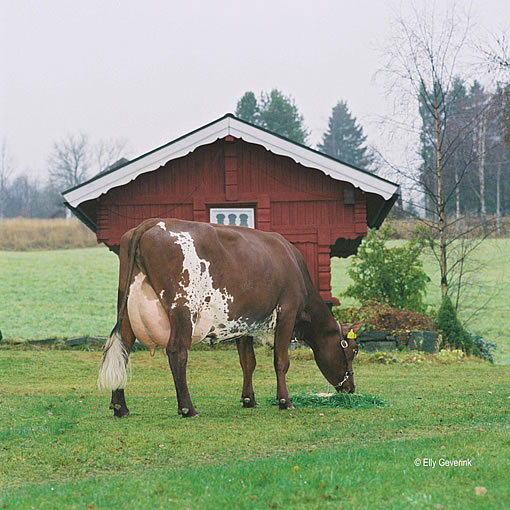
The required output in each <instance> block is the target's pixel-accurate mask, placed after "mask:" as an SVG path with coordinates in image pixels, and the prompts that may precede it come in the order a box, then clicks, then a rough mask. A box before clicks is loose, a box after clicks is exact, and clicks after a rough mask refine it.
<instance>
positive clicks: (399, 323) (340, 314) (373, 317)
mask: <svg viewBox="0 0 510 510" xmlns="http://www.w3.org/2000/svg"><path fill="white" fill-rule="evenodd" d="M333 315H334V316H335V318H336V320H337V321H338V322H340V323H342V324H353V323H355V322H358V321H363V322H364V327H365V329H379V330H383V331H391V332H393V333H404V332H409V331H436V330H437V326H436V324H435V323H434V321H433V320H432V319H431V318H430V317H428V316H427V315H424V314H422V313H419V312H413V311H412V310H397V309H395V308H392V307H391V306H389V305H387V304H382V303H378V302H377V301H374V300H371V301H368V302H366V303H363V304H362V305H361V306H359V307H354V306H353V307H349V308H341V307H335V308H333Z"/></svg>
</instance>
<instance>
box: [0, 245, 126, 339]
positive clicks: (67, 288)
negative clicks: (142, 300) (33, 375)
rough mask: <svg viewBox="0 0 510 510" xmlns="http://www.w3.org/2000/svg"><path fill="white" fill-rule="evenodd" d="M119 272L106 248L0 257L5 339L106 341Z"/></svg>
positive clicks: (0, 318) (0, 310) (0, 309)
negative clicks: (85, 337)
mask: <svg viewBox="0 0 510 510" xmlns="http://www.w3.org/2000/svg"><path fill="white" fill-rule="evenodd" d="M118 266H119V259H118V257H117V256H116V255H115V254H114V253H112V252H110V251H108V250H107V249H106V248H85V249H78V250H56V251H38V252H0V294H1V296H2V306H1V307H0V330H2V333H3V336H4V337H5V338H21V339H41V338H49V337H55V336H56V337H64V338H69V337H73V336H82V335H90V336H106V335H108V334H109V333H110V331H111V330H112V328H113V326H114V325H115V320H116V317H115V313H116V308H117V303H116V299H117V279H118V271H119V267H118ZM3 303H6V304H7V306H4V305H3Z"/></svg>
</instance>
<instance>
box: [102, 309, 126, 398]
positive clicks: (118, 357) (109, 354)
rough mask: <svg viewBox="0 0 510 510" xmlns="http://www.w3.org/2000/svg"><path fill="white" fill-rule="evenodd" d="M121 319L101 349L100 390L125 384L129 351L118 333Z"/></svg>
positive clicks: (117, 388)
mask: <svg viewBox="0 0 510 510" xmlns="http://www.w3.org/2000/svg"><path fill="white" fill-rule="evenodd" d="M120 326H121V320H120V319H119V320H118V321H117V324H116V325H115V327H114V328H113V331H112V332H111V334H110V337H109V338H108V340H107V341H106V343H105V345H104V350H103V360H102V362H101V368H100V369H99V377H98V379H97V387H98V388H99V389H100V390H112V391H113V390H119V389H121V388H125V386H126V384H127V379H128V377H127V369H126V365H127V361H128V357H129V352H128V350H127V348H126V344H125V343H124V342H123V341H122V337H121V335H120Z"/></svg>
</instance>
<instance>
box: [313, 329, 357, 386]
mask: <svg viewBox="0 0 510 510" xmlns="http://www.w3.org/2000/svg"><path fill="white" fill-rule="evenodd" d="M362 326H363V323H362V322H358V323H356V324H353V325H352V326H347V325H346V324H338V325H337V327H336V328H334V329H332V330H331V331H328V332H327V334H326V338H323V339H322V340H323V341H322V342H321V346H320V348H319V349H317V350H314V355H315V361H316V362H317V365H318V366H319V368H320V370H321V372H322V373H323V375H324V377H325V378H326V379H327V380H328V382H329V383H330V384H332V385H333V386H334V388H335V389H336V391H341V392H342V393H354V390H355V389H356V387H355V385H354V370H353V368H352V362H353V360H354V357H355V356H356V354H358V344H357V343H356V334H357V332H358V331H359V330H360V329H361V327H362Z"/></svg>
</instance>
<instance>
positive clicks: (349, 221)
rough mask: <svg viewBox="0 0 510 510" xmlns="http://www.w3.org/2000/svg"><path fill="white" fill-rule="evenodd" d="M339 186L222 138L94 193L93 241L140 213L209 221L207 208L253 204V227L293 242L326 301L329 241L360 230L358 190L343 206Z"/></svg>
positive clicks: (109, 238) (115, 240)
mask: <svg viewBox="0 0 510 510" xmlns="http://www.w3.org/2000/svg"><path fill="white" fill-rule="evenodd" d="M346 186H351V185H350V184H349V183H346V182H342V181H337V180H334V179H332V178H331V177H328V176H326V175H325V174H323V173H322V172H321V171H319V170H316V169H312V168H307V167H304V166H302V165H300V164H297V163H295V162H294V161H293V160H292V159H290V158H287V157H284V156H277V155H275V154H273V153H271V152H269V151H267V150H266V149H265V148H264V147H262V146H259V145H255V144H250V143H246V142H244V141H242V140H240V139H233V138H232V137H227V138H226V139H224V140H218V141H216V142H214V143H212V144H209V145H205V146H201V147H199V148H197V149H196V150H195V151H194V152H192V153H190V154H188V155H187V156H185V157H182V158H179V159H176V160H172V161H169V162H168V163H167V164H166V165H164V166H163V167H160V168H159V169H157V170H155V171H152V172H148V173H145V174H142V175H140V176H139V177H138V178H137V179H135V180H134V181H132V182H130V183H129V184H126V185H124V186H121V187H118V188H113V189H111V190H110V191H108V192H107V193H106V194H104V195H102V196H101V197H100V198H99V199H98V201H99V204H97V205H98V207H97V218H96V221H97V239H98V242H104V243H106V244H107V245H108V246H111V247H115V246H116V245H118V244H119V241H120V237H121V236H122V234H123V233H124V232H126V231H127V230H129V229H130V228H132V227H134V226H136V225H138V224H139V223H140V222H141V221H143V220H144V219H147V218H151V217H162V218H165V217H175V218H181V219H185V220H195V221H209V208H210V207H218V206H220V207H222V206H223V207H235V206H237V205H238V206H245V207H254V208H255V224H256V228H258V229H260V230H266V231H276V232H279V233H281V234H282V235H284V236H285V237H286V238H287V239H288V240H289V241H290V242H292V243H294V244H295V245H296V246H297V248H298V249H299V250H300V251H301V252H302V253H303V256H304V258H305V260H306V262H307V264H308V268H309V271H310V275H311V277H312V280H313V282H314V284H315V285H316V286H317V287H318V288H319V290H320V292H321V294H322V296H323V298H324V299H330V300H331V289H330V278H331V272H330V256H331V246H332V245H334V244H335V242H336V241H337V239H339V238H343V239H348V240H356V239H361V237H362V236H364V235H365V234H366V232H367V219H366V207H367V206H366V197H365V194H363V193H362V192H360V191H359V190H356V192H355V197H356V199H355V203H354V204H352V205H345V204H344V187H346ZM355 244H356V243H355ZM351 245H352V243H351Z"/></svg>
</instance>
